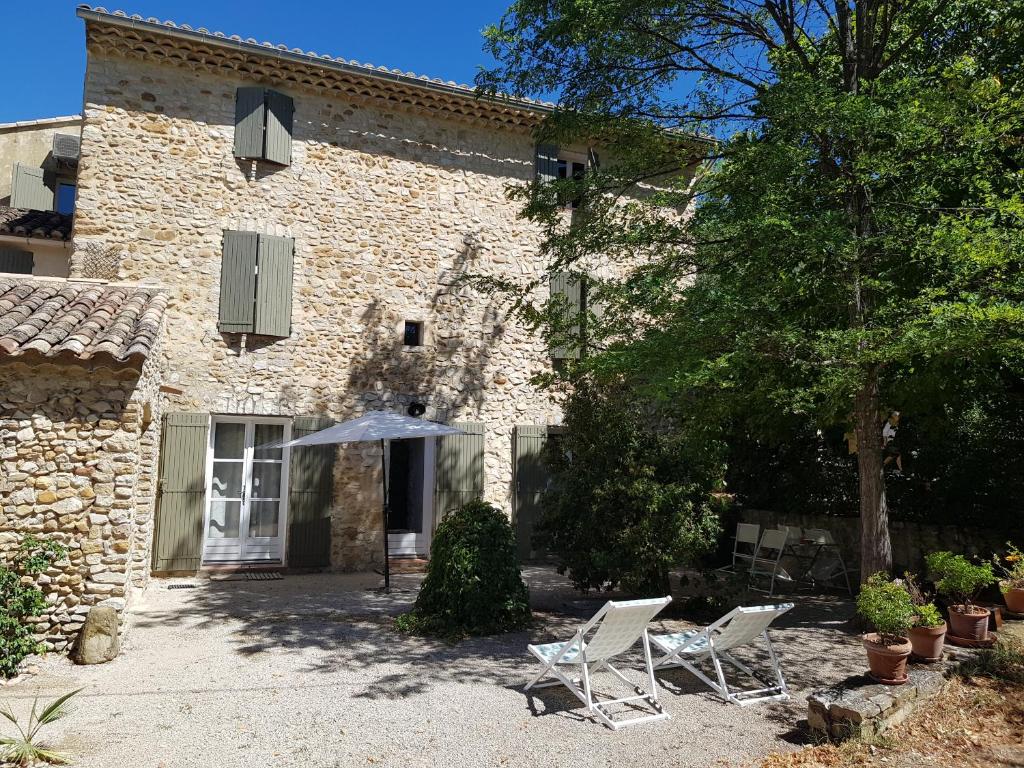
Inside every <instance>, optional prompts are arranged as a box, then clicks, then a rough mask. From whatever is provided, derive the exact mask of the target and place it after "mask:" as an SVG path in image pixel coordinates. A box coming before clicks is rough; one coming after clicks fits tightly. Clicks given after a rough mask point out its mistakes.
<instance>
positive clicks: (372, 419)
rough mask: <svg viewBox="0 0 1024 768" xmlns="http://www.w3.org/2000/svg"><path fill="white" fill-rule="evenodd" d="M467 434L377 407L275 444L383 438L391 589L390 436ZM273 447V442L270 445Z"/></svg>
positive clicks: (386, 564) (386, 556) (387, 576)
mask: <svg viewBox="0 0 1024 768" xmlns="http://www.w3.org/2000/svg"><path fill="white" fill-rule="evenodd" d="M462 434H465V433H464V432H463V431H462V430H461V429H458V428H457V427H449V426H447V425H445V424H437V423H435V422H433V421H426V420H425V419H417V418H413V417H412V416H403V415H402V414H400V413H391V412H389V411H373V412H372V413H368V414H366V415H365V416H360V417H359V418H357V419H351V420H349V421H343V422H342V423H341V424H335V425H334V426H333V427H328V428H327V429H321V430H320V431H319V432H313V433H312V434H309V435H306V436H305V437H299V438H296V439H295V440H289V441H287V442H285V443H279V444H273V446H272V447H274V448H298V447H301V446H304V445H330V444H334V443H362V442H370V441H373V440H379V441H380V448H381V454H380V466H381V470H382V473H383V477H382V478H381V480H382V484H383V488H384V506H383V509H382V512H383V520H384V591H385V592H390V591H391V564H390V557H389V555H390V551H389V548H388V496H389V494H388V469H387V463H386V459H385V457H386V455H387V445H386V442H385V441H387V440H407V439H410V438H416V437H440V436H442V435H462ZM268 447H270V446H268Z"/></svg>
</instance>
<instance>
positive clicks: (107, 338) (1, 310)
mask: <svg viewBox="0 0 1024 768" xmlns="http://www.w3.org/2000/svg"><path fill="white" fill-rule="evenodd" d="M166 308H167V296H166V294H165V293H164V292H162V291H160V290H159V289H155V288H143V287H140V286H128V285H114V284H110V283H92V282H76V281H70V280H55V279H40V278H9V277H0V359H3V358H22V359H24V360H25V362H29V361H30V360H32V359H46V360H54V361H55V362H59V361H64V362H83V361H85V362H90V363H92V364H96V365H103V364H107V365H110V364H115V363H117V364H122V365H127V366H130V367H141V365H142V363H143V362H144V361H145V360H146V358H147V357H148V356H149V354H150V353H151V352H152V351H153V347H154V345H155V344H156V340H157V335H158V334H159V332H160V324H161V321H162V319H163V315H164V311H165V309H166Z"/></svg>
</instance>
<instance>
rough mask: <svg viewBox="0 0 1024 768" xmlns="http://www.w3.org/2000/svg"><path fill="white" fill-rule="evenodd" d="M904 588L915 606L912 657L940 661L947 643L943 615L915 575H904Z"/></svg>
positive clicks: (911, 629) (911, 638) (911, 644)
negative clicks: (943, 647)
mask: <svg viewBox="0 0 1024 768" xmlns="http://www.w3.org/2000/svg"><path fill="white" fill-rule="evenodd" d="M903 588H904V589H905V590H906V591H907V594H908V595H910V602H911V603H913V605H914V619H913V625H912V626H911V627H910V646H911V648H912V655H913V656H914V658H915V659H919V660H921V661H939V660H940V659H941V658H942V646H943V644H944V643H945V641H946V622H945V621H944V620H943V618H942V613H941V611H939V609H938V608H937V607H936V606H935V603H933V602H932V601H931V600H930V599H929V596H928V595H926V594H925V591H924V590H923V589H922V588H921V585H920V584H919V583H918V581H917V579H916V578H915V577H914V575H913V574H911V573H905V574H903Z"/></svg>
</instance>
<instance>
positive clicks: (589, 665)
mask: <svg viewBox="0 0 1024 768" xmlns="http://www.w3.org/2000/svg"><path fill="white" fill-rule="evenodd" d="M671 600H672V598H671V597H670V596H669V597H662V598H653V599H650V600H634V601H623V602H618V603H617V602H615V601H613V600H609V601H608V602H607V603H605V605H604V606H603V607H602V608H601V610H599V611H598V612H597V613H596V614H594V617H593V618H592V619H590V621H588V622H587V623H586V624H585V625H584V626H582V627H580V628H579V629H577V630H576V633H575V634H574V635H573V636H572V639H571V640H569V642H567V643H565V644H564V645H563V647H562V649H561V650H560V651H559V652H558V653H557V654H556V655H555V656H554V657H553V658H551V659H550V660H548V659H546V658H544V657H543V656H542V655H541V654H540V653H539V652H538V651H536V650H535V646H533V645H529V646H527V649H528V650H529V651H530V653H532V654H533V655H534V657H535V658H537V660H538V661H540V662H541V664H543V665H544V667H543V669H541V671H540V672H538V673H537V674H536V675H535V676H534V677H533V678H532V679H531V680H530V682H528V683H527V684H526V687H525V688H524V689H523V690H524V691H529V690H530V689H531V688H549V687H551V686H556V685H564V686H565V687H566V688H568V689H569V690H570V691H571V692H572V693H573V694H574V695H575V696H576V698H578V699H579V700H580V701H582V702H583V703H584V704H585V705H586V706H587V710H588V711H589V712H590V714H592V715H593V716H594V717H595V718H596V719H597V720H598V721H600V722H601V723H604V724H605V725H606V726H608V727H609V728H611V729H612V730H613V731H617V730H618V729H619V728H625V727H626V726H629V725H638V724H640V723H649V722H655V721H658V720H668V719H669V718H670V716H669V714H668V713H667V712H665V710H664V708H663V707H662V705H661V702H660V701H659V700H658V681H657V679H656V678H655V677H654V664H653V661H652V656H651V642H650V637H649V635H648V632H647V627H646V626H645V627H644V629H643V631H642V632H641V633H640V634H639V635H638V636H637V639H638V640H640V641H641V644H642V645H643V650H644V666H645V668H646V671H647V679H648V681H649V685H650V689H651V692H650V693H648V692H647V691H645V690H644V689H643V688H641V687H640V686H639V685H637V684H636V683H634V682H633V681H632V680H630V679H629V678H628V677H626V676H625V675H624V674H622V672H620V671H619V670H618V669H616V668H615V667H614V666H613V665H612V663H611V662H610V661H609V660H608V658H599V659H588V658H587V641H586V639H585V636H586V635H587V633H588V632H590V631H591V630H593V629H595V628H596V629H598V630H599V629H600V626H601V623H602V622H603V620H604V618H605V616H606V615H607V614H608V612H609V611H610V610H612V609H613V608H615V607H616V606H621V605H624V604H626V603H632V604H638V603H650V605H651V606H654V605H656V604H657V605H660V606H661V607H662V608H663V607H664V606H666V605H668V604H669V603H670V602H671ZM658 610H659V611H660V610H661V608H659V609H658ZM654 615H657V612H656V613H655V614H654ZM652 618H653V616H652ZM595 634H596V633H595ZM635 644H636V640H634V641H633V642H632V643H631V644H630V646H629V647H632V646H633V645H635ZM573 648H579V649H580V651H579V653H578V654H577V655H576V656H575V657H574V658H573V659H572V660H571V661H566V662H561V659H562V657H563V656H565V655H566V654H567V653H568V652H569V651H570V650H571V649H573ZM615 655H618V654H612V656H615ZM560 662H561V663H562V665H563V666H564V665H575V666H579V667H580V668H581V674H580V678H578V679H573V678H570V677H569V676H568V675H566V674H565V673H564V672H563V671H562V670H561V669H559V663H560ZM601 669H607V670H608V671H609V672H611V673H612V674H613V675H614V676H615V677H617V678H618V679H619V680H621V681H622V682H624V683H625V684H626V685H628V686H629V687H630V688H632V689H633V690H634V691H636V695H634V696H624V697H621V698H618V699H605V700H601V701H598V700H597V699H596V698H595V697H594V692H593V687H592V685H591V675H592V674H594V673H595V672H599V671H600V670H601ZM545 677H551V678H553V679H550V680H544V678H545ZM637 701H643V702H645V703H646V704H648V705H649V706H650V707H651V708H652V709H654V713H653V714H649V715H642V716H640V717H634V718H630V719H628V720H617V721H616V720H612V718H611V716H610V714H609V713H608V712H606V711H605V708H606V707H608V706H609V705H612V704H627V703H631V702H637Z"/></svg>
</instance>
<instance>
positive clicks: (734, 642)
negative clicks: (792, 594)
mask: <svg viewBox="0 0 1024 768" xmlns="http://www.w3.org/2000/svg"><path fill="white" fill-rule="evenodd" d="M792 607H793V604H792V603H782V604H781V605H761V606H756V607H752V608H734V609H733V610H732V611H730V612H729V613H727V614H726V615H725V616H723V617H722V618H720V619H719V620H718V621H716V622H715V623H714V624H709V625H708V626H707V627H705V628H704V629H693V630H689V631H687V632H675V633H673V634H671V635H655V636H654V637H652V638H651V642H652V643H653V644H654V647H655V648H657V649H658V650H659V651H660V652H661V653H663V654H664V656H662V657H661V658H660V659H659V660H658V662H657V663H656V664H655V665H654V668H655V669H658V670H660V669H671V668H673V667H684V668H686V669H687V670H689V671H690V672H692V673H693V674H695V675H696V676H697V677H699V678H700V679H701V680H703V681H704V682H705V683H707V684H708V685H710V686H711V687H712V688H713V689H714V690H715V691H717V692H718V695H719V696H721V697H722V698H723V699H725V700H726V701H731V702H732V703H733V704H739V705H740V706H741V707H744V706H747V705H748V704H754V703H757V702H759V701H777V700H783V699H788V698H789V690H788V689H787V688H786V681H785V679H784V678H783V677H782V670H781V669H780V668H779V660H778V657H776V655H775V649H774V648H773V647H772V641H771V640H769V639H768V626H769V625H770V624H771V623H772V622H773V621H775V619H776V618H777V617H779V616H781V615H782V614H784V613H785V612H786V611H788V610H789V609H790V608H792ZM758 637H763V638H764V642H765V645H766V646H767V647H768V659H769V661H770V662H771V666H772V673H773V674H774V675H775V684H774V685H772V684H769V683H766V682H764V681H763V680H761V679H760V678H759V677H758V676H757V675H756V674H755V673H754V671H753V670H752V669H751V668H750V667H748V666H747V665H746V664H744V663H743V662H741V661H739V660H738V659H736V658H735V657H734V656H733V655H732V654H731V653H730V652H729V651H731V650H732V649H733V648H738V647H739V646H741V645H748V644H750V643H751V642H753V641H754V640H756V639H757V638H758ZM709 659H710V661H711V663H712V665H713V666H714V668H715V673H716V675H717V677H718V682H717V683H716V682H715V681H714V680H712V679H711V678H710V677H708V676H707V675H705V674H704V673H703V672H702V671H701V670H700V669H699V668H698V667H697V664H699V663H700V662H703V661H706V660H709ZM722 661H727V662H729V663H730V664H732V665H733V666H734V667H736V668H737V669H738V670H740V671H741V672H745V673H746V674H748V675H750V676H751V677H752V678H754V680H755V681H756V682H757V683H758V685H761V686H763V687H761V688H758V689H756V690H743V691H735V692H734V691H731V690H729V684H728V683H727V682H726V679H725V672H724V671H723V669H722Z"/></svg>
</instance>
